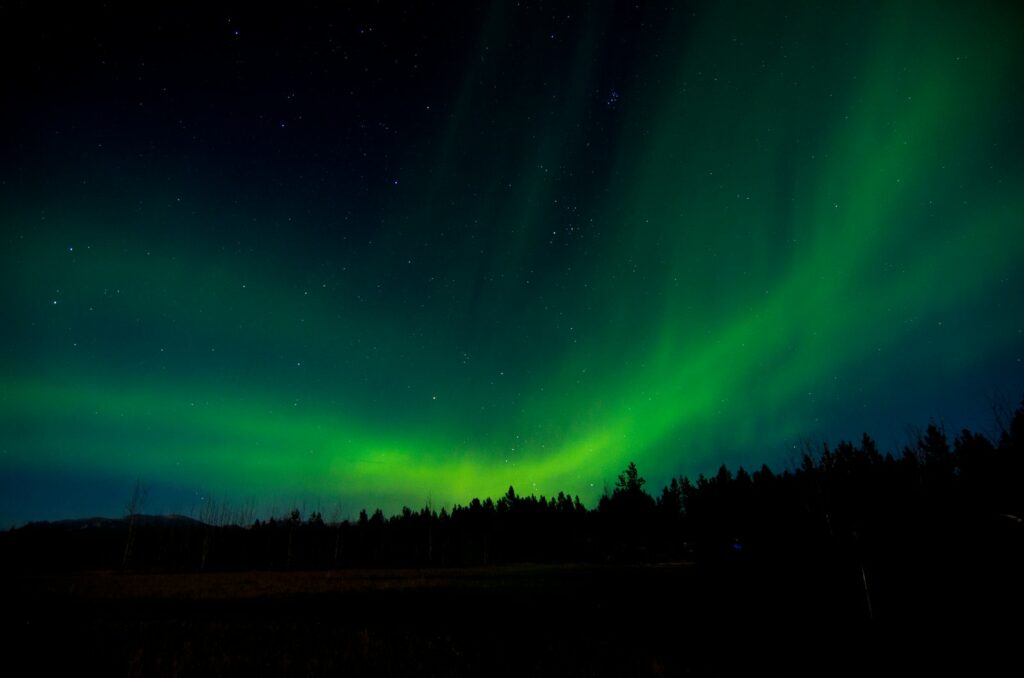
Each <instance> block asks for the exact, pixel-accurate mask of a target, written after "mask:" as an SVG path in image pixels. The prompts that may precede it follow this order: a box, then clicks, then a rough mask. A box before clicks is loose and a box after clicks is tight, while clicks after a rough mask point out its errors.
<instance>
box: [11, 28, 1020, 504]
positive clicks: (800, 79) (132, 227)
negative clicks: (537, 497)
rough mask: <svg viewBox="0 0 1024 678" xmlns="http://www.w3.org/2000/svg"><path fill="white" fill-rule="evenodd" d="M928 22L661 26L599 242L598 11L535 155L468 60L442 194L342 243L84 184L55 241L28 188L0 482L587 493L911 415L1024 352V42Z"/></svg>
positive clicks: (65, 202) (245, 490) (243, 490)
mask: <svg viewBox="0 0 1024 678" xmlns="http://www.w3.org/2000/svg"><path fill="white" fill-rule="evenodd" d="M975 9H976V8H975ZM920 11H926V12H933V13H931V14H927V15H923V16H922V15H918V14H915V15H911V14H910V13H909V12H908V13H905V14H899V13H898V12H889V11H884V12H876V13H873V14H872V13H870V12H869V13H865V14H860V15H857V16H854V15H853V14H852V13H851V14H850V15H849V16H845V17H838V20H837V21H826V20H825V18H824V17H823V16H819V15H816V14H814V13H813V12H810V13H809V12H804V13H802V14H801V15H800V16H798V17H796V18H795V19H794V20H793V21H791V22H789V23H788V24H787V25H785V26H782V25H780V26H778V28H779V33H778V34H775V33H773V32H771V31H762V30H760V29H761V28H762V27H763V26H764V25H765V24H766V22H767V23H768V25H774V22H771V21H768V20H767V19H766V17H764V16H757V15H753V16H746V15H745V16H743V17H742V18H737V17H736V16H735V15H729V14H728V13H726V12H724V11H722V12H719V13H718V14H715V15H711V16H702V17H701V18H700V19H699V20H693V21H691V20H690V18H688V17H687V18H685V19H680V20H679V24H678V25H675V26H670V27H667V28H666V29H665V30H666V38H665V40H664V45H665V46H671V45H685V48H680V49H678V50H670V49H667V48H665V49H663V50H662V51H661V52H660V53H659V54H658V55H657V56H654V55H649V56H648V58H649V61H650V63H649V64H648V65H649V73H648V77H646V78H645V79H644V80H643V82H642V83H641V84H638V85H635V86H633V87H632V88H631V89H626V88H625V87H624V88H623V89H624V93H623V99H622V104H621V109H622V110H621V111H620V113H621V118H620V119H619V120H618V122H617V124H616V127H615V129H614V143H613V144H612V147H613V150H614V155H615V157H614V160H613V162H612V169H611V171H610V172H609V176H608V177H607V181H604V186H603V189H602V190H600V191H597V192H595V194H594V195H590V196H585V197H584V199H585V201H586V202H587V203H588V205H587V206H586V208H585V209H584V212H585V213H586V214H590V215H596V216H593V217H589V218H588V220H586V221H583V222H582V223H578V222H574V223H576V228H578V232H579V234H580V235H579V236H575V235H567V231H566V224H567V223H570V222H572V220H573V218H575V217H571V216H570V214H575V213H576V212H570V208H573V209H578V208H579V206H578V205H575V204H566V202H567V198H566V197H565V195H564V192H563V190H562V187H561V186H560V185H559V183H558V181H556V180H555V179H554V178H553V177H552V176H551V172H550V170H551V169H552V168H558V167H564V166H566V165H567V164H573V163H575V162H577V161H578V160H579V158H580V157H582V156H583V155H585V153H583V151H582V150H581V149H583V148H585V147H586V146H585V145H586V144H588V143H591V142H593V141H594V140H592V139H584V138H581V136H580V134H579V133H578V132H577V125H576V119H577V118H578V117H580V116H582V115H585V111H586V110H587V105H588V101H589V100H590V99H592V98H593V96H594V95H593V92H594V91H595V90H597V88H598V87H600V85H601V84H600V83H597V82H595V80H596V78H597V76H596V71H597V70H598V69H596V68H595V67H594V65H593V61H594V59H595V58H596V57H595V55H596V54H598V52H599V50H600V48H601V44H600V39H599V36H600V35H601V30H602V29H601V21H599V20H598V19H597V18H593V17H592V18H591V19H590V20H589V23H588V27H587V29H586V30H585V35H584V38H583V39H582V40H581V41H580V46H579V49H578V54H577V58H576V60H575V62H574V63H573V64H572V65H571V66H570V67H569V68H568V71H569V72H568V73H566V74H563V76H564V81H565V82H563V83H561V85H562V86H561V89H559V90H558V92H557V94H558V97H559V100H558V104H557V107H556V108H555V109H554V110H555V112H554V113H552V114H551V115H550V116H549V118H548V119H547V122H546V123H545V125H546V127H545V128H544V134H543V136H542V138H540V139H534V140H532V143H527V142H528V141H531V140H527V139H520V138H517V137H516V133H515V128H516V124H517V123H516V120H515V117H514V116H515V115H516V113H514V112H509V113H508V114H507V115H508V116H509V117H508V119H507V120H505V121H503V122H502V123H501V124H502V125H503V126H505V127H507V128H508V129H509V130H510V132H509V134H510V141H511V142H513V143H508V144H507V147H508V153H507V156H502V157H497V158H496V157H494V156H489V155H487V154H486V149H484V150H481V151H475V150H474V144H475V143H476V142H477V140H476V137H475V136H474V130H473V129H472V127H473V126H472V123H471V120H470V118H471V117H472V115H471V112H472V111H473V110H474V109H475V107H476V106H477V105H478V104H479V102H480V100H481V99H482V98H484V97H486V96H488V94H487V92H482V91H477V89H476V86H475V84H474V83H475V82H476V80H477V78H479V77H482V76H481V75H480V73H479V72H478V71H479V70H481V69H485V68H489V67H491V66H489V65H484V66H479V65H473V66H471V67H470V69H469V70H470V72H468V73H467V75H466V84H465V86H464V87H463V91H462V93H461V95H460V97H459V101H458V102H457V106H456V112H455V113H454V114H453V115H452V116H451V122H450V127H449V128H448V129H446V130H444V131H443V132H442V133H441V136H442V138H443V140H444V142H443V144H442V147H441V148H440V149H439V150H437V151H436V152H435V154H434V155H433V156H432V157H430V158H428V159H425V160H424V159H421V160H419V161H418V162H419V163H420V165H421V166H419V167H417V168H416V169H410V170H407V171H406V173H407V174H408V175H409V176H412V177H416V176H423V177H429V178H430V180H429V181H428V180H426V179H424V181H423V182H422V188H421V190H417V189H410V191H409V192H406V193H402V194H401V195H400V196H396V198H395V200H394V201H393V202H392V203H390V204H388V205H387V207H386V208H384V209H383V210H382V211H383V213H384V216H383V217H382V219H381V221H382V223H383V225H382V227H381V229H380V231H379V232H376V233H375V234H374V235H373V236H372V237H371V238H369V239H370V240H372V241H373V243H372V246H371V245H364V244H362V243H360V244H359V245H358V246H357V245H355V244H353V246H352V247H353V251H352V252H351V253H350V252H346V253H345V254H344V256H343V257H341V260H338V261H334V260H328V259H327V258H326V257H325V258H318V255H317V254H316V253H315V252H307V251H304V249H303V248H304V247H305V246H304V245H298V244H295V243H293V242H291V241H290V240H289V239H288V236H287V234H286V233H281V234H279V235H276V236H275V235H269V236H267V238H266V240H265V241H263V242H258V243H256V244H255V245H253V246H252V247H251V248H249V249H246V248H244V247H242V248H238V249H236V250H226V249H225V248H224V246H223V245H224V243H223V242H218V241H217V237H218V236H215V235H214V236H210V235H207V233H206V232H207V231H208V230H215V229H216V228H220V227H221V226H222V225H223V224H224V223H225V222H230V224H229V226H230V229H231V233H233V234H234V233H244V232H245V231H244V223H245V222H246V220H247V219H249V218H250V215H249V214H234V215H227V216H224V215H220V214H218V212H217V209H218V206H217V205H216V201H215V200H211V201H210V202H209V204H206V205H204V206H202V207H199V208H195V211H194V212H192V213H190V214H180V213H177V212H175V211H174V210H172V209H170V208H167V209H164V208H163V207H160V208H153V210H152V211H150V212H147V213H145V214H146V216H143V217H133V216H132V213H131V212H130V210H122V209H120V208H118V207H117V206H116V205H115V206H113V207H109V206H108V207H105V208H95V209H91V210H90V208H89V207H88V203H89V198H88V196H85V197H83V196H81V195H79V196H74V197H71V196H62V197H61V198H60V199H59V200H58V199H57V198H56V197H55V198H54V200H53V203H52V205H51V206H50V207H49V208H48V222H47V226H46V227H45V228H42V227H37V225H38V216H36V215H37V214H38V210H36V209H35V208H31V209H30V208H28V207H24V208H22V209H19V210H15V209H13V208H5V209H4V211H3V212H0V218H2V219H3V222H4V233H5V234H8V235H7V237H6V238H5V246H6V248H7V252H6V253H4V254H2V255H0V257H2V261H3V262H4V268H5V273H4V274H3V275H4V278H3V282H4V284H5V287H6V290H5V292H4V293H3V294H4V296H5V305H7V306H8V307H9V308H10V313H11V315H12V317H13V318H14V319H15V320H16V321H17V323H18V324H17V329H16V330H15V331H14V336H13V337H11V338H9V339H8V341H7V343H5V344H4V345H5V346H9V350H8V351H7V353H8V357H7V358H5V359H4V371H3V373H2V376H0V390H2V395H0V424H2V425H3V429H2V431H3V432H4V433H3V435H4V448H5V451H4V456H3V457H0V465H2V466H0V468H4V469H8V472H14V470H17V469H23V468H51V467H60V468H63V469H65V470H71V471H74V470H77V469H81V470H83V471H86V470H91V471H96V470H97V469H99V470H105V471H107V472H110V473H117V474H124V475H126V476H128V477H134V476H135V475H141V476H143V477H146V476H152V477H157V478H160V479H161V481H162V482H165V483H169V484H173V485H177V486H181V487H189V486H197V485H198V486H203V487H212V488H219V489H221V490H222V491H224V492H226V493H229V494H232V495H236V496H241V495H245V494H249V495H251V494H263V495H270V494H278V495H287V494H289V493H294V494H314V495H317V496H331V495H334V494H338V493H340V494H342V495H348V496H356V497H360V498H362V497H366V498H368V499H367V500H366V501H367V503H380V504H383V505H385V507H387V508H389V509H391V510H393V509H394V508H397V506H398V505H400V504H402V503H406V504H410V505H418V504H420V503H422V502H423V501H424V500H426V499H427V498H428V497H430V498H432V499H433V501H434V502H435V503H451V502H455V501H461V502H464V501H466V500H467V499H468V498H470V497H471V496H476V495H479V496H484V495H492V496H493V495H496V494H500V493H501V492H503V491H504V490H505V489H506V488H507V486H508V485H509V484H513V485H515V486H516V488H517V489H520V490H521V491H527V492H531V491H533V492H537V493H544V494H551V493H553V492H557V491H559V490H561V489H566V490H568V491H569V492H572V493H578V494H580V495H581V496H582V497H583V498H584V500H585V501H593V500H594V499H595V498H596V496H597V495H598V494H599V493H600V490H601V487H602V485H603V483H605V482H608V481H610V480H612V479H614V477H615V474H616V473H617V472H618V471H619V470H620V469H621V468H622V467H623V466H624V465H625V463H627V462H628V461H629V460H631V459H634V460H636V461H637V463H638V464H639V466H640V468H641V470H642V471H643V472H644V474H645V475H647V476H648V477H649V478H652V479H654V480H657V481H662V480H664V479H666V478H667V477H668V475H670V474H673V473H677V472H680V471H686V472H693V471H695V470H708V468H710V467H713V466H714V465H716V464H717V463H718V460H719V459H720V458H721V455H723V454H724V453H728V454H732V455H734V456H736V455H739V456H742V455H744V454H746V455H749V457H750V458H752V459H758V460H761V459H764V457H765V455H764V454H758V453H757V450H758V449H767V450H771V451H773V452H776V451H778V450H781V449H783V447H784V446H785V445H787V444H789V443H791V442H792V441H794V440H795V439H796V438H797V437H799V436H801V435H804V434H813V433H817V432H821V431H826V432H829V431H828V429H829V427H832V430H838V431H841V432H848V431H845V430H844V427H846V426H850V425H852V426H860V425H861V422H860V420H859V419H858V415H859V413H861V412H862V411H867V410H868V409H870V408H868V406H867V405H865V403H870V402H873V401H877V402H878V403H879V404H880V406H881V407H882V408H883V409H885V407H886V406H888V407H889V409H890V410H891V411H893V412H902V411H903V410H902V409H900V408H901V407H902V406H901V405H900V404H898V403H896V404H892V403H888V401H885V398H886V397H887V391H895V392H896V394H895V397H897V398H898V397H899V393H900V387H899V384H901V383H903V382H905V381H911V380H921V381H922V383H927V384H930V385H936V384H938V383H939V380H940V379H947V378H952V379H955V377H956V375H959V374H962V373H965V372H968V371H970V370H973V369H977V367H978V365H979V364H981V361H982V359H983V358H984V357H986V356H1011V355H1019V349H1020V346H1021V334H1020V332H1021V328H1020V320H1019V318H1020V317H1024V302H1022V301H1021V295H1020V294H1019V292H1020V290H1021V289H1022V286H1021V283H1022V279H1021V270H1020V262H1021V261H1024V237H1021V236H1022V219H1024V193H1022V192H1021V190H1020V189H1021V186H1022V185H1024V184H1022V179H1024V172H1022V167H1021V164H1020V162H1019V160H1013V157H1014V150H1013V148H1014V147H1015V146H1017V147H1019V145H1020V144H1019V140H1018V138H1017V136H1016V135H1019V131H1018V130H1017V129H1016V127H1017V120H1018V117H1017V115H1015V114H1014V112H1016V113H1017V114H1019V113H1021V108H1022V106H1021V100H1020V94H1019V91H1018V90H1019V84H1018V83H1019V78H1020V75H1021V70H1020V66H1021V56H1020V49H1019V37H1018V36H1017V34H1016V33H1017V32H1016V31H1015V30H1014V29H1015V26H1014V25H1013V22H1007V21H1005V20H1003V18H1002V17H1000V16H999V14H998V12H997V11H994V10H993V11H990V12H988V13H986V12H984V11H980V10H978V11H975V10H972V11H970V12H968V11H967V10H966V9H963V10H959V12H960V13H957V11H954V10H949V11H946V10H943V11H937V10H930V9H929V8H924V9H920ZM500 24H501V22H500V21H496V22H492V23H491V25H490V27H489V28H488V31H486V32H485V35H484V37H483V40H484V41H485V42H486V41H493V42H494V43H496V44H497V43H501V42H502V41H501V40H500V39H497V37H496V35H495V34H497V35H500V33H501V26H500ZM734 38H735V39H734ZM502 58H506V59H511V58H512V55H511V54H505V55H504V57H503V56H502V55H500V54H499V55H496V56H495V59H496V60H498V61H499V65H498V66H493V68H495V69H499V68H500V60H501V59H502ZM558 77H559V75H558V74H557V73H556V74H554V75H552V78H555V79H557V78H558ZM517 84H518V85H519V86H521V87H522V88H523V89H524V91H526V90H528V89H529V87H530V86H531V83H530V82H528V81H527V80H525V79H524V80H522V81H520V80H515V79H513V82H512V83H511V85H510V86H512V87H515V86H516V85H517ZM536 96H537V97H538V101H539V103H537V104H536V107H537V110H539V111H547V110H548V108H546V106H547V104H546V103H544V101H546V100H545V99H544V97H543V96H542V95H536ZM525 107H526V108H527V109H530V106H529V105H526V106H525ZM531 110H532V109H531ZM1007 138H1010V139H1012V143H1008V144H1007V145H1006V146H1005V147H1004V146H1002V145H1001V144H1000V141H1001V140H1005V139H1007ZM516 142H518V143H516ZM414 164H415V163H414V162H413V161H410V163H409V165H414ZM578 171H579V172H580V173H584V172H586V171H587V168H585V167H581V168H580V169H579V170H578ZM479 173H483V174H485V175H487V176H489V177H491V178H489V179H484V180H482V181H483V183H484V190H483V191H481V192H480V193H479V194H478V195H476V196H474V197H464V196H461V195H460V191H461V190H462V189H461V188H460V186H462V185H464V183H465V181H466V177H467V176H475V175H477V174H479ZM488 173H489V174H488ZM167 201H168V196H166V195H163V194H162V193H160V191H159V190H157V189H152V192H151V194H149V195H147V196H146V202H147V204H155V205H163V204H164V203H165V202H167ZM79 210H81V211H79ZM254 211H258V210H254ZM133 219H134V220H135V221H132V220H133ZM126 222H127V223H126ZM481 223H482V224H484V226H480V227H476V226H473V224H481ZM112 224H116V225H112ZM239 224H241V225H239ZM270 232H271V231H268V233H270ZM552 232H554V235H551V236H549V233H552ZM573 232H574V233H575V232H576V231H573ZM181 233H184V234H187V235H185V236H181V235H180V234H181ZM424 233H426V234H430V235H429V236H427V235H423V234H424ZM437 234H441V235H440V236H439V235H437ZM230 240H231V238H229V237H227V236H225V237H224V238H223V241H224V242H229V241H230ZM426 240H430V241H431V242H432V243H434V245H435V246H434V247H432V248H429V249H421V248H420V246H419V245H418V244H417V243H419V242H423V241H426ZM87 246H88V247H87ZM69 247H75V250H74V252H69V251H68V248H69ZM357 247H358V249H357ZM306 257H309V258H310V259H311V260H313V261H314V262H316V263H317V264H318V265H317V266H312V265H309V266H307V264H306V262H307V259H306ZM410 270H412V271H415V273H408V272H407V271H410ZM12 290H13V292H12ZM57 290H59V292H58V291H57ZM53 301H57V303H56V304H53V303H52V302H53ZM997 311H998V315H997V313H996V312H997ZM1014 351H1016V352H1017V353H1014ZM1007 369H1009V368H1007ZM1014 369H1016V370H1018V372H1017V374H1019V370H1020V367H1019V364H1018V365H1016V367H1014ZM928 380H931V381H928ZM840 402H841V403H842V404H841V405H837V403H840ZM837 412H842V413H843V414H837ZM847 414H849V416H848V417H847V416H846V415H847ZM819 418H823V419H824V420H825V421H822V420H821V419H819ZM900 423H903V422H902V421H901V422H900ZM682 444H685V445H686V447H685V448H683V447H681V445H682ZM723 451H724V452H723ZM765 460H767V459H765Z"/></svg>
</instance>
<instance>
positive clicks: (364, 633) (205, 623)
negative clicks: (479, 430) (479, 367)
mask: <svg viewBox="0 0 1024 678" xmlns="http://www.w3.org/2000/svg"><path fill="white" fill-rule="evenodd" d="M772 579H774V577H772ZM777 584H778V585H777V586H775V585H773V583H772V581H771V580H769V579H766V578H764V577H761V576H759V577H757V578H751V577H748V576H745V575H742V574H741V573H738V572H735V571H729V570H728V569H727V568H726V569H725V570H722V569H716V570H714V571H709V570H706V569H704V570H702V569H701V568H699V567H697V566H695V565H691V564H686V563H679V564H664V565H646V566H593V565H516V566H507V567H489V568H473V569H435V570H353V571H332V572H238V573H209V574H121V573H112V572H91V573H77V574H65V575H60V574H55V575H38V576H32V575H22V576H17V577H12V578H9V579H8V580H7V581H6V584H5V586H4V587H3V588H4V600H5V603H6V605H5V607H6V612H5V615H4V618H5V624H6V625H7V627H8V628H7V629H6V630H5V632H4V638H5V640H6V641H8V642H9V643H10V645H9V649H10V651H9V652H7V653H6V654H7V658H8V661H16V662H18V664H14V665H24V666H28V667H31V668H32V672H33V673H34V674H39V675H47V674H56V673H62V674H68V672H70V674H76V675H77V674H82V673H89V674H97V675H115V676H122V675H127V676H150V675H172V676H214V675H239V676H243V675H244V676H261V675H296V676H300V675H301V676H307V675H338V676H342V675H344V676H353V675H354V676H409V675H431V676H494V675H522V676H533V675H559V676H606V675H607V676H631V675H636V676H668V675H732V674H748V673H749V672H750V671H752V670H755V669H756V670H769V669H771V670H773V671H776V670H780V671H784V672H786V673H789V674H793V673H806V674H816V675H838V674H846V673H859V672H861V671H864V670H871V668H872V667H874V668H875V669H877V668H878V667H879V666H880V664H881V662H882V661H883V659H882V658H883V657H885V660H884V661H885V662H888V663H891V661H892V659H891V657H892V652H891V651H892V650H893V648H895V647H901V645H900V644H901V643H903V642H904V641H905V640H906V637H907V636H906V633H907V630H906V629H900V628H887V627H885V626H880V625H878V624H874V623H869V622H868V621H867V620H866V619H865V618H864V617H863V616H862V615H858V614H857V613H856V608H855V603H856V601H855V600H854V601H852V602H853V603H854V607H851V606H850V605H849V604H848V603H850V602H851V601H849V600H846V599H845V598H844V596H845V595H846V591H845V590H837V589H833V588H830V587H828V586H827V585H825V584H824V583H821V582H819V583H813V585H812V586H811V589H810V590H809V591H804V592H794V591H793V590H792V589H791V588H789V587H790V583H788V582H784V581H780V582H777ZM851 611H852V612H851ZM900 661H903V662H904V664H903V665H904V666H905V667H908V668H911V669H912V668H914V667H917V668H920V667H921V661H920V659H919V658H918V659H915V658H914V657H913V656H912V655H911V654H910V653H904V654H903V656H902V659H901V660H900ZM890 668H893V667H892V666H890Z"/></svg>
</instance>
